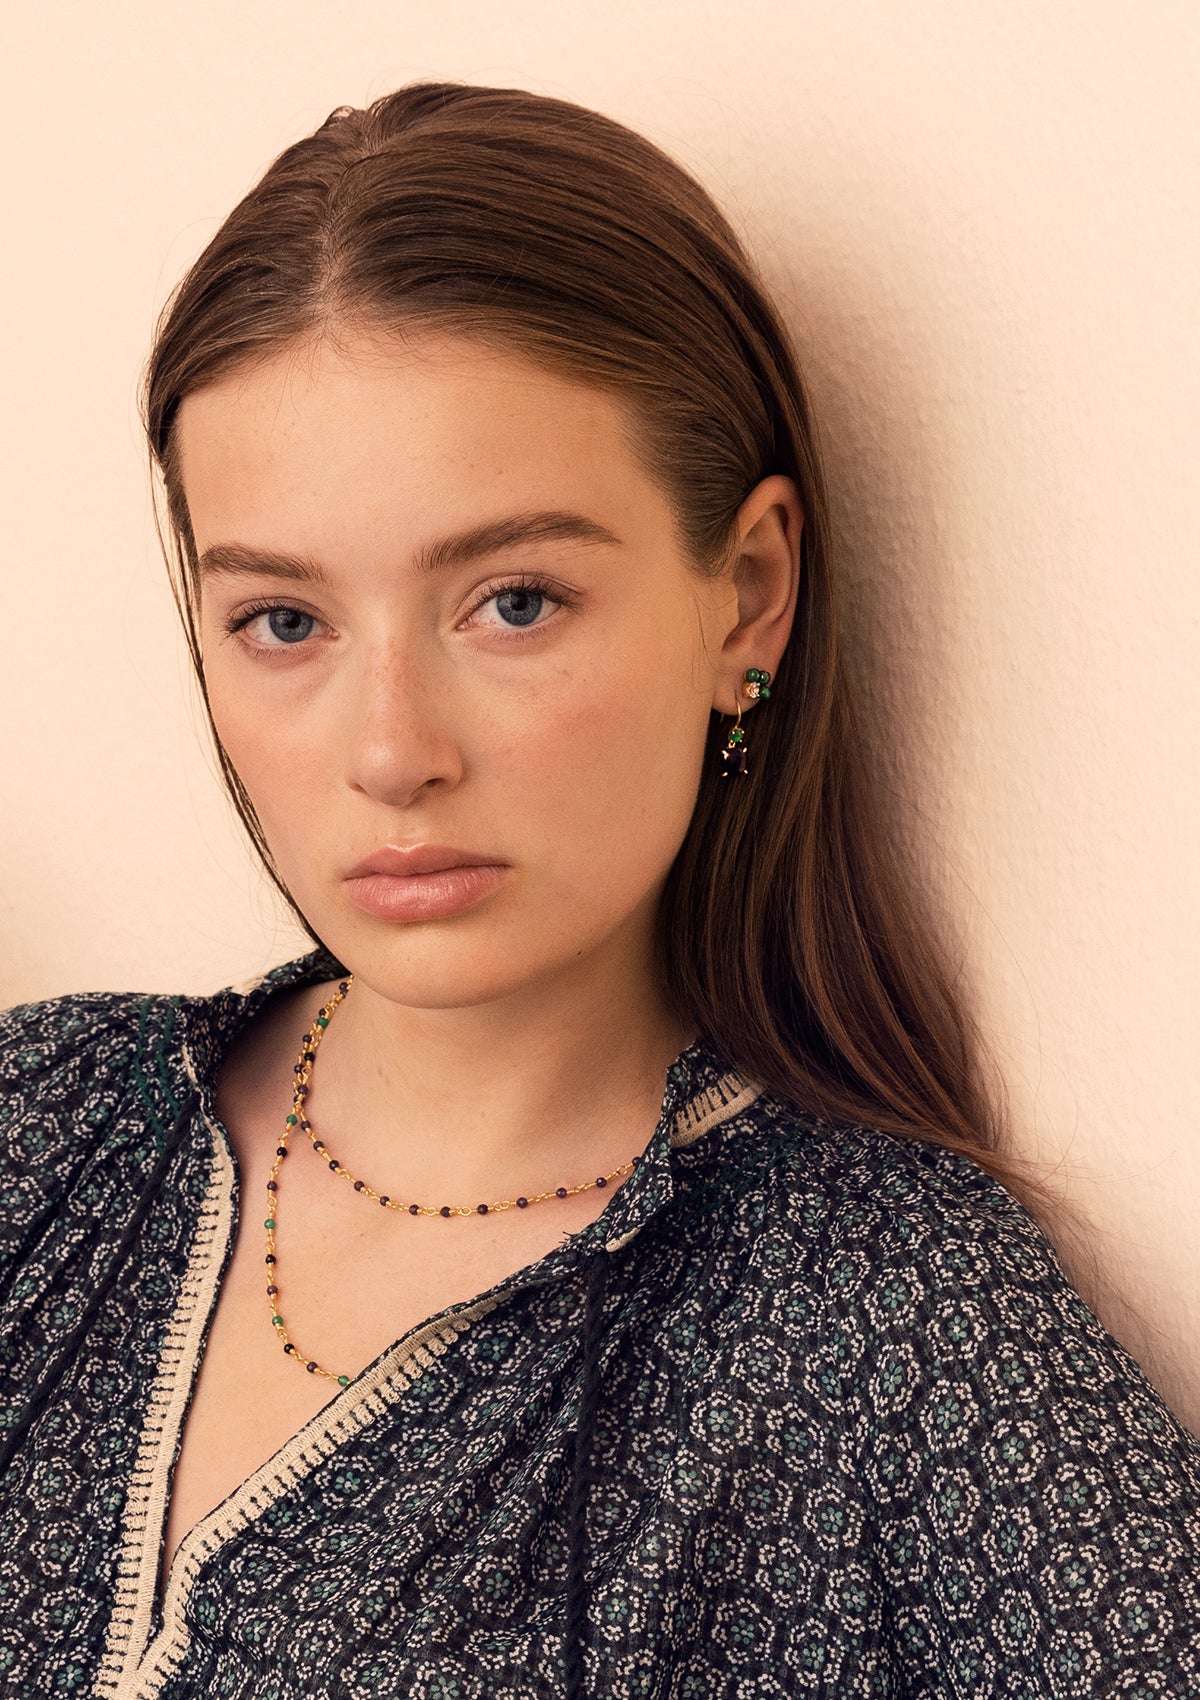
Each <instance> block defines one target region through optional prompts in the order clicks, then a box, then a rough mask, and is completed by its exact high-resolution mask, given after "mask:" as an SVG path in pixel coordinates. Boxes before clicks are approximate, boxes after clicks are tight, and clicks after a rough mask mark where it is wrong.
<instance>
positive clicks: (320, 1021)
mask: <svg viewBox="0 0 1200 1700" xmlns="http://www.w3.org/2000/svg"><path fill="white" fill-rule="evenodd" d="M317 1026H318V1027H328V1026H329V1017H328V1016H327V1015H318V1017H317Z"/></svg>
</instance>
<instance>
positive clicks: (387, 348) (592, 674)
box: [177, 335, 740, 1007]
mask: <svg viewBox="0 0 1200 1700" xmlns="http://www.w3.org/2000/svg"><path fill="white" fill-rule="evenodd" d="M177 428H178V432H179V438H178V441H179V449H180V457H181V458H180V465H181V475H182V480H183V486H184V491H185V494H186V499H187V503H188V508H189V512H190V515H191V519H192V523H193V527H194V531H195V537H196V545H197V550H198V552H199V554H200V557H201V562H202V567H201V575H202V576H201V586H202V590H201V634H202V646H203V655H204V669H205V676H206V680H207V687H208V694H209V699H210V703H211V707H212V714H213V719H214V721H215V724H216V727H217V731H218V734H219V736H220V739H221V742H222V743H223V745H224V747H225V749H226V751H227V753H228V755H229V758H230V760H231V761H232V763H233V765H234V767H235V768H236V770H237V772H238V774H239V776H240V778H241V780H242V782H243V784H244V785H245V787H246V790H247V791H248V793H249V795H250V798H251V800H252V801H253V804H254V807H255V809H256V810H257V813H258V816H259V819H260V821H261V823H262V827H263V830H264V833H265V835H266V838H267V842H268V844H269V845H270V848H271V851H272V853H273V855H274V857H275V859H276V863H277V865H278V868H279V871H280V873H281V875H282V877H283V879H284V882H285V883H286V885H287V887H288V889H289V890H290V891H291V893H292V894H293V896H294V898H295V899H296V901H297V903H298V904H299V906H300V908H301V909H302V911H303V912H304V914H305V915H306V916H307V917H308V919H309V921H310V922H311V924H312V925H313V927H314V928H315V930H316V931H317V933H318V934H319V935H320V936H321V937H322V938H323V939H324V940H325V941H326V943H327V944H328V945H329V946H330V948H331V949H332V950H333V951H334V952H335V954H336V955H337V956H338V957H339V958H340V959H341V960H342V961H343V962H345V963H347V964H348V965H349V966H352V967H354V968H356V969H357V970H358V971H359V972H360V974H361V976H362V977H363V978H364V979H366V980H367V981H369V982H370V983H371V984H373V985H374V986H375V987H376V989H377V990H379V991H381V992H383V993H384V994H385V995H387V996H389V997H391V998H392V999H394V1000H396V1001H398V1002H401V1003H407V1004H411V1005H423V1006H428V1007H449V1006H462V1005H467V1004H474V1003H479V1002H483V1001H485V1000H490V999H494V998H499V997H503V996H505V995H506V994H508V993H511V992H515V991H517V990H519V989H521V988H526V987H529V986H530V985H531V984H532V983H534V982H538V981H547V979H549V980H553V979H554V978H555V977H561V976H562V975H563V974H564V973H565V972H569V971H572V970H575V969H578V968H580V967H582V966H584V964H585V962H586V961H589V960H593V959H594V958H595V953H597V952H601V953H607V954H608V955H609V957H610V959H611V961H612V962H613V963H614V965H616V966H617V967H620V966H621V965H622V964H625V963H627V962H628V961H629V959H630V955H631V953H633V954H634V955H636V954H637V953H638V952H639V951H641V952H644V950H645V946H646V941H647V940H648V939H649V937H650V936H651V929H652V925H653V916H654V911H655V909H656V906H657V901H658V897H659V894H660V892H661V888H662V884H663V881H664V879H665V877H666V874H667V871H668V869H669V867H670V865H671V862H672V861H673V859H674V857H675V855H676V852H677V851H678V849H679V846H680V843H681V842H682V839H683V836H684V833H685V831H686V829H687V826H688V822H689V819H690V817H691V814H692V809H693V805H694V802H695V798H696V791H697V786H698V783H699V779H700V772H701V764H702V762H703V761H704V760H705V759H708V760H710V761H716V760H717V759H718V756H717V752H716V749H715V748H713V749H710V750H709V751H708V752H707V758H706V752H705V745H706V737H707V734H708V729H709V713H710V710H711V709H712V708H713V706H714V689H715V687H716V688H717V690H718V693H719V686H717V680H718V666H719V659H720V657H719V652H720V649H721V645H722V642H723V640H724V638H725V636H726V634H727V633H728V632H729V631H730V630H731V629H732V628H733V627H735V626H736V625H737V596H736V592H735V590H734V589H733V586H732V581H731V580H729V579H726V580H718V581H716V582H714V583H705V582H704V581H702V580H700V579H699V578H698V577H697V576H696V575H695V574H694V573H693V572H690V571H689V569H688V567H687V565H686V562H685V558H684V555H683V553H682V552H681V548H680V544H679V542H678V540H677V538H676V535H675V529H674V525H673V522H672V518H671V515H670V513H669V511H668V507H667V503H666V499H665V497H664V496H663V494H662V492H661V491H660V490H659V488H658V487H657V486H656V485H655V484H653V483H652V482H651V481H650V480H649V479H648V477H647V476H646V474H645V473H644V472H643V471H642V470H641V469H640V468H639V466H638V465H637V464H636V462H635V461H634V459H633V457H632V454H631V451H630V448H629V446H628V444H627V442H626V439H625V435H624V431H623V427H622V413H621V410H620V407H619V404H618V403H617V402H615V401H614V400H612V399H610V398H609V397H607V396H606V395H604V394H602V393H600V392H598V391H595V390H593V389H590V388H586V387H581V386H579V385H577V384H575V383H572V382H570V381H567V380H565V379H562V378H560V377H557V376H554V375H552V374H549V373H547V372H546V371H545V370H543V369H542V368H540V367H538V366H535V365H532V364H530V363H527V362H526V361H525V360H523V359H521V358H519V357H516V356H513V355H509V354H504V353H499V352H496V351H494V350H489V349H486V348H484V347H482V346H478V345H475V344H473V343H471V342H468V341H466V340H463V339H459V338H452V337H447V336H437V337H435V336H430V335H425V336H422V337H419V338H417V339H414V340H411V341H410V340H403V341H402V340H400V339H398V338H397V339H392V340H387V341H379V340H375V341H366V340H359V341H356V342H354V343H352V344H349V345H348V346H347V347H345V348H343V350H342V351H341V352H340V353H339V352H338V351H336V350H335V348H334V347H333V346H332V345H331V344H330V343H328V342H318V343H314V344H309V345H307V346H306V347H305V348H304V349H303V350H302V351H301V352H299V353H296V352H293V353H290V354H288V355H285V356H281V357H278V358H275V359H272V360H271V362H270V363H268V364H263V365H261V366H258V367H256V368H248V369H245V370H243V371H241V372H240V373H236V374H233V375H231V376H228V377H226V378H225V379H223V380H221V381H218V382H215V383H213V384H211V385H209V386H208V387H206V388H204V389H202V390H200V391H198V392H196V393H194V394H192V395H190V396H189V397H188V398H187V399H186V400H185V401H184V403H183V405H182V407H181V409H180V414H179V419H178V427H177ZM269 557H273V558H274V559H270V558H269ZM281 558H282V559H281ZM256 561H257V563H258V566H257V567H255V566H254V563H255V562H256ZM252 569H253V570H252ZM272 610H274V612H272ZM231 628H236V629H231ZM728 672H729V666H728V661H726V664H725V670H724V673H725V675H727V674H728ZM722 677H724V675H722ZM738 677H740V675H738ZM728 692H729V684H728V680H727V679H726V680H725V697H726V698H727V697H728ZM388 845H391V846H396V847H399V848H400V849H402V850H404V849H408V848H409V847H411V846H414V845H438V846H450V847H452V848H453V849H455V850H457V851H460V852H466V853H468V854H469V855H472V856H482V857H484V858H486V859H487V861H489V862H491V863H494V864H498V865H500V866H501V867H502V868H503V872H502V873H501V874H499V875H498V876H495V877H494V878H493V879H492V880H491V881H490V882H488V884H487V887H486V889H484V890H483V895H481V896H476V898H475V900H474V901H473V902H469V903H467V904H466V905H465V906H461V907H459V908H457V909H456V910H455V911H454V912H453V913H443V914H439V915H432V916H427V915H421V916H418V917H416V918H408V919H395V918H391V919H389V918H385V917H382V916H380V915H378V914H374V913H370V912H368V911H367V910H366V909H364V908H363V907H361V906H360V905H359V904H358V903H356V902H355V901H354V900H353V897H352V894H351V893H352V888H351V887H350V886H349V885H348V884H347V875H348V873H349V871H350V869H351V868H352V866H353V865H354V864H356V863H358V862H360V861H361V860H362V859H363V858H366V857H368V856H370V855H371V854H372V853H373V852H376V851H378V850H379V849H381V848H382V847H384V846H388ZM481 889H482V888H481Z"/></svg>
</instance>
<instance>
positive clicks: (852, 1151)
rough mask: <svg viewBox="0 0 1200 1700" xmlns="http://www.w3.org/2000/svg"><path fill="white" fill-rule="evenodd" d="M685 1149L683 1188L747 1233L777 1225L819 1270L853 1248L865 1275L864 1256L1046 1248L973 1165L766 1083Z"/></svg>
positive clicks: (1036, 1230)
mask: <svg viewBox="0 0 1200 1700" xmlns="http://www.w3.org/2000/svg"><path fill="white" fill-rule="evenodd" d="M680 1143H683V1142H682V1141H681V1142H680ZM688 1155H689V1157H690V1158H691V1161H690V1163H689V1164H688V1165H687V1168H688V1170H689V1173H688V1176H687V1179H686V1180H685V1183H684V1184H685V1187H687V1188H688V1189H689V1190H698V1191H699V1192H700V1194H701V1195H702V1196H703V1201H704V1203H705V1205H706V1207H708V1208H711V1207H712V1206H714V1205H720V1206H721V1207H723V1209H724V1212H725V1214H726V1216H727V1218H728V1219H729V1220H730V1221H731V1222H735V1223H740V1226H741V1228H742V1230H743V1231H745V1232H747V1233H753V1232H754V1231H755V1229H756V1228H757V1229H758V1230H759V1231H762V1232H766V1233H770V1234H773V1235H779V1234H782V1235H783V1236H785V1237H786V1238H787V1239H789V1240H790V1241H791V1242H792V1245H793V1248H794V1254H795V1255H796V1256H797V1257H800V1258H803V1259H804V1260H805V1261H807V1262H809V1263H812V1264H814V1265H816V1264H819V1265H820V1267H821V1269H822V1270H827V1268H828V1265H829V1263H830V1261H831V1260H832V1259H840V1260H844V1259H845V1258H847V1257H849V1258H850V1259H851V1260H852V1261H853V1260H854V1259H855V1257H856V1256H857V1255H858V1254H861V1256H862V1263H861V1274H862V1277H863V1278H864V1279H866V1278H867V1276H868V1274H869V1269H868V1266H874V1267H875V1268H876V1269H878V1270H880V1271H882V1270H884V1269H885V1268H886V1267H889V1266H891V1265H892V1264H894V1263H895V1262H896V1261H904V1260H906V1259H908V1258H917V1259H920V1258H921V1257H922V1256H926V1257H932V1256H934V1255H935V1253H936V1252H938V1251H939V1250H940V1249H943V1248H951V1247H961V1246H962V1245H964V1244H965V1243H969V1242H978V1243H980V1244H987V1245H992V1246H995V1245H997V1244H1003V1245H1005V1246H1007V1245H1017V1246H1022V1247H1025V1248H1026V1249H1027V1250H1028V1249H1030V1248H1035V1249H1037V1250H1039V1251H1041V1252H1043V1253H1045V1252H1050V1254H1051V1255H1053V1253H1052V1250H1051V1248H1050V1245H1049V1241H1048V1240H1046V1237H1045V1234H1044V1233H1043V1230H1042V1229H1041V1227H1040V1225H1039V1224H1038V1223H1037V1222H1036V1220H1035V1219H1034V1217H1033V1216H1032V1215H1031V1214H1030V1212H1029V1211H1028V1210H1027V1209H1026V1207H1025V1206H1024V1205H1023V1204H1022V1203H1021V1202H1020V1200H1018V1199H1017V1198H1016V1197H1015V1196H1014V1194H1013V1193H1011V1192H1010V1191H1009V1190H1008V1189H1007V1187H1005V1186H1004V1185H1003V1183H1002V1182H1000V1181H999V1180H997V1179H996V1178H995V1177H994V1176H993V1175H991V1174H990V1173H989V1172H988V1171H987V1170H986V1169H985V1168H983V1167H982V1165H981V1164H980V1163H978V1162H975V1161H974V1160H972V1159H971V1158H969V1157H965V1156H960V1155H958V1154H957V1153H955V1152H952V1151H949V1150H947V1149H946V1148H945V1147H944V1146H940V1145H936V1144H933V1143H930V1142H927V1141H924V1140H920V1139H918V1138H916V1137H915V1136H913V1137H905V1136H904V1135H897V1134H891V1133H888V1132H885V1131H883V1130H882V1129H879V1128H875V1127H870V1126H865V1125H860V1124H857V1123H850V1122H837V1121H830V1120H827V1119H825V1118H823V1117H821V1116H819V1115H817V1114H816V1113H801V1112H798V1111H796V1110H795V1109H794V1108H792V1107H790V1106H788V1105H786V1104H784V1103H783V1102H782V1101H780V1100H779V1099H776V1098H774V1097H772V1096H771V1095H770V1094H767V1093H762V1094H759V1095H758V1096H757V1097H755V1098H754V1099H753V1101H752V1102H751V1103H749V1104H748V1105H747V1106H746V1107H745V1108H743V1109H741V1110H739V1111H738V1112H737V1113H736V1114H734V1115H733V1116H731V1117H729V1118H728V1119H727V1120H725V1121H724V1122H722V1124H721V1125H720V1126H718V1127H715V1128H713V1129H712V1130H711V1133H710V1134H709V1136H708V1138H707V1139H701V1140H698V1141H696V1143H695V1145H694V1146H691V1147H689V1148H688ZM1018 1256H1019V1257H1020V1254H1018Z"/></svg>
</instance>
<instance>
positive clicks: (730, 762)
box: [721, 667, 771, 779]
mask: <svg viewBox="0 0 1200 1700" xmlns="http://www.w3.org/2000/svg"><path fill="white" fill-rule="evenodd" d="M745 680H746V695H747V696H748V697H751V698H755V697H756V698H758V700H759V701H760V702H761V701H762V700H764V699H765V698H767V697H769V696H770V694H771V692H770V690H769V688H768V687H769V686H770V683H771V675H770V674H769V673H768V672H767V671H766V669H765V668H763V667H748V668H747V669H746V673H745ZM745 740H746V728H745V727H744V726H743V725H742V704H741V701H740V699H739V700H738V703H737V720H736V722H735V723H734V725H733V726H731V727H730V729H729V739H728V741H727V743H726V745H725V748H724V749H723V750H722V751H721V777H722V779H727V778H728V777H729V775H730V774H731V773H743V774H744V773H746V772H747V768H746V751H745V749H744V747H743V746H744V744H745Z"/></svg>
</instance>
